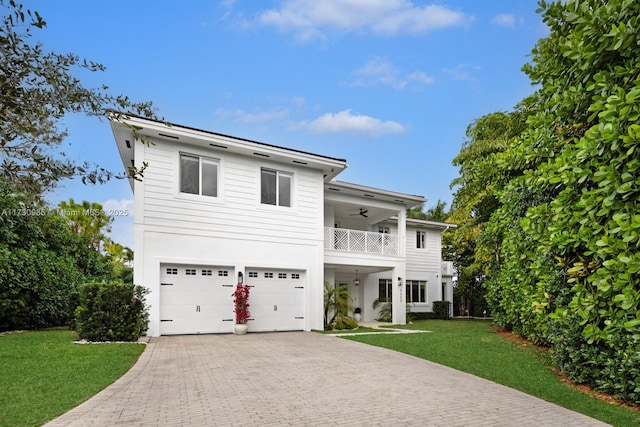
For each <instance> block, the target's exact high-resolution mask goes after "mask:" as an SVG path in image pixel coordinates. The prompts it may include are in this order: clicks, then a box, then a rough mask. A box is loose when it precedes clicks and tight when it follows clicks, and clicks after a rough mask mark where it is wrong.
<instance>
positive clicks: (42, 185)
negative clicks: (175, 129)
mask: <svg viewBox="0 0 640 427" xmlns="http://www.w3.org/2000/svg"><path fill="white" fill-rule="evenodd" d="M0 10H2V11H3V18H2V24H1V25H0V117H2V121H0V160H1V163H0V170H1V171H2V175H3V176H4V177H5V179H6V180H7V181H9V182H12V183H14V184H16V185H17V186H18V189H19V190H20V191H23V192H25V193H26V194H29V195H32V196H40V195H41V194H42V192H43V191H46V190H49V189H51V188H53V187H54V186H55V185H56V183H57V182H58V181H60V180H61V179H64V178H69V177H74V176H81V177H82V180H83V182H88V183H89V182H90V183H97V182H104V181H105V180H108V179H110V178H112V177H113V176H114V173H113V172H111V171H108V170H106V169H104V168H101V167H99V166H97V165H90V164H88V163H86V162H85V163H77V162H75V161H73V160H72V159H70V158H68V157H66V156H65V153H64V152H62V151H61V144H62V142H63V141H64V139H65V137H66V136H67V132H66V130H65V129H62V128H61V127H60V122H61V119H62V118H63V117H64V116H65V114H68V113H81V114H86V115H89V116H97V117H104V115H105V114H106V113H107V111H108V110H109V109H118V110H120V111H127V112H130V113H135V114H138V115H143V116H147V117H153V116H154V111H153V108H152V105H151V103H148V102H147V103H134V102H132V101H130V100H129V98H128V97H126V96H123V95H112V94H110V93H109V92H108V89H109V88H108V87H107V86H102V87H99V88H87V87H85V86H84V85H83V84H82V83H81V81H80V80H79V79H78V78H77V76H76V74H78V73H79V72H80V71H83V70H88V71H90V72H98V71H103V70H105V67H104V66H103V65H101V64H98V63H95V62H91V61H87V60H86V59H83V58H80V57H78V56H77V55H74V54H71V53H69V54H57V53H53V52H47V51H45V49H44V47H43V46H42V44H40V43H35V44H34V43H30V42H31V36H32V33H33V31H36V30H41V29H43V28H44V27H45V26H46V22H45V20H44V19H43V18H42V17H41V16H40V15H39V14H38V13H37V12H35V11H31V10H25V8H24V7H23V6H22V5H20V4H16V3H15V2H14V0H10V1H9V2H6V1H5V0H0ZM130 173H131V174H132V175H135V174H136V171H130Z"/></svg>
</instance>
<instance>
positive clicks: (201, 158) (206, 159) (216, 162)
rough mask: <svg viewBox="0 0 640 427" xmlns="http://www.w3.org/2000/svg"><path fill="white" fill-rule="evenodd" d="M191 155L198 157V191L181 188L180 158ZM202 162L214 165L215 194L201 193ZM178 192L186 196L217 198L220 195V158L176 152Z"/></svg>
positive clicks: (194, 157)
mask: <svg viewBox="0 0 640 427" xmlns="http://www.w3.org/2000/svg"><path fill="white" fill-rule="evenodd" d="M183 156H184V157H191V158H193V159H198V192H197V193H191V192H188V191H183V190H182V158H183ZM203 164H208V165H215V167H216V191H215V193H216V194H215V196H214V195H209V194H202V179H203V167H202V166H203ZM178 193H179V194H180V195H182V196H186V197H198V198H200V197H206V198H211V199H218V198H219V197H220V160H219V159H215V158H212V157H207V156H201V155H199V154H194V153H187V152H179V153H178Z"/></svg>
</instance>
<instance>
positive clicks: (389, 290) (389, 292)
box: [378, 279, 393, 302]
mask: <svg viewBox="0 0 640 427" xmlns="http://www.w3.org/2000/svg"><path fill="white" fill-rule="evenodd" d="M381 286H384V287H385V293H386V296H385V298H384V299H383V298H382V296H381V295H380V287H381ZM378 298H379V301H380V302H391V301H392V300H393V279H378Z"/></svg>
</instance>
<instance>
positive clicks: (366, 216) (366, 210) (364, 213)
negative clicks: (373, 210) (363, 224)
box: [349, 208, 369, 218]
mask: <svg viewBox="0 0 640 427" xmlns="http://www.w3.org/2000/svg"><path fill="white" fill-rule="evenodd" d="M367 212H369V210H368V209H363V208H360V212H358V213H352V214H349V215H361V216H363V217H365V218H368V217H369V215H367Z"/></svg>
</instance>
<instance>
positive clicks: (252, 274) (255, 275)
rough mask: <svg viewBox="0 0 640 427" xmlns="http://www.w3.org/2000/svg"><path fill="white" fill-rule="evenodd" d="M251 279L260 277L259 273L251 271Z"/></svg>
mask: <svg viewBox="0 0 640 427" xmlns="http://www.w3.org/2000/svg"><path fill="white" fill-rule="evenodd" d="M249 277H258V272H257V271H250V272H249Z"/></svg>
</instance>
